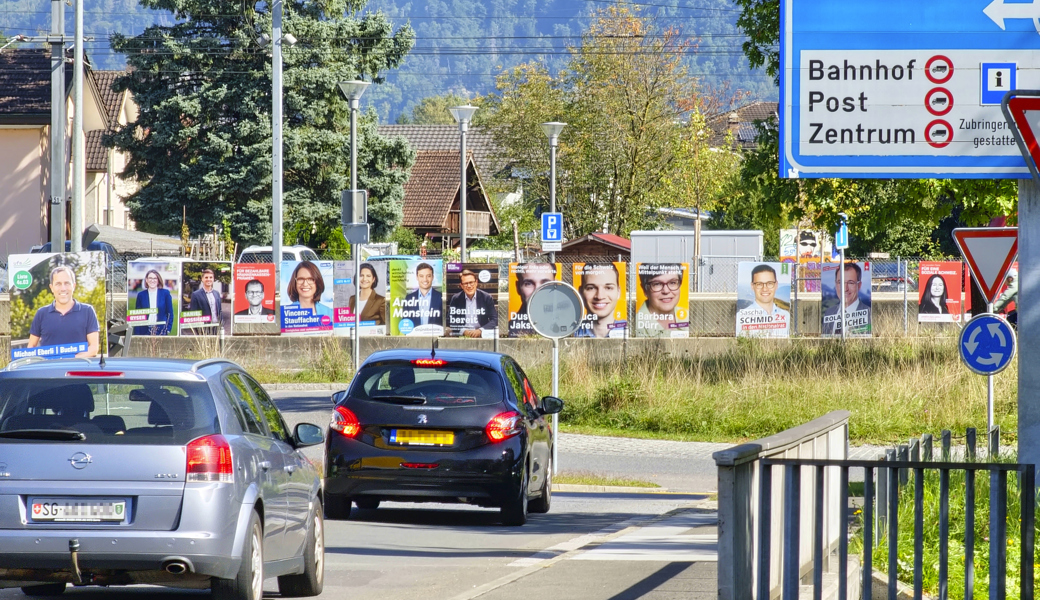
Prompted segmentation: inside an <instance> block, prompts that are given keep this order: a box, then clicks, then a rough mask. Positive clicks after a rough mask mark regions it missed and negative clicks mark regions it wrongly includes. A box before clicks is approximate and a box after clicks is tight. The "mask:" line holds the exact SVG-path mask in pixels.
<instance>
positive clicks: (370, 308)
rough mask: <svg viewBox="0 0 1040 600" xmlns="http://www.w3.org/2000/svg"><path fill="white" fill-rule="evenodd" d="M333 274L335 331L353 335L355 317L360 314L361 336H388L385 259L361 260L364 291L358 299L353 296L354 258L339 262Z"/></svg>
mask: <svg viewBox="0 0 1040 600" xmlns="http://www.w3.org/2000/svg"><path fill="white" fill-rule="evenodd" d="M333 274H334V275H335V281H334V288H335V289H334V291H335V301H334V305H333V306H334V319H333V325H334V327H335V334H336V335H340V336H349V335H352V333H353V330H354V316H355V315H360V317H361V318H360V321H361V326H360V329H359V330H358V335H361V336H366V335H386V330H387V322H386V286H387V278H386V262H382V261H376V262H363V263H361V274H360V275H359V276H358V278H357V283H358V285H360V287H361V293H360V294H359V296H358V297H357V298H355V297H354V291H355V288H354V284H355V280H354V263H353V261H336V263H335V265H334V266H333Z"/></svg>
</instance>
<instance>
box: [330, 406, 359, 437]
mask: <svg viewBox="0 0 1040 600" xmlns="http://www.w3.org/2000/svg"><path fill="white" fill-rule="evenodd" d="M329 427H331V428H332V430H333V431H338V432H340V433H342V434H343V436H344V437H348V438H352V437H357V435H358V434H359V433H361V421H358V418H357V415H355V414H354V413H353V412H351V410H350V409H349V408H347V407H346V406H337V407H336V410H334V411H333V412H332V423H330V424H329Z"/></svg>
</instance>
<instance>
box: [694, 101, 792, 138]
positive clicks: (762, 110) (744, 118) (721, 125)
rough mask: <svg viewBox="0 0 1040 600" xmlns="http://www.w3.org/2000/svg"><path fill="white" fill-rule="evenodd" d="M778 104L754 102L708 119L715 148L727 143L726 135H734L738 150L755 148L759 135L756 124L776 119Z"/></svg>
mask: <svg viewBox="0 0 1040 600" xmlns="http://www.w3.org/2000/svg"><path fill="white" fill-rule="evenodd" d="M778 106H779V105H778V104H777V103H776V102H752V103H750V104H745V105H744V106H741V107H739V108H736V109H733V110H730V111H726V112H723V113H719V114H717V115H714V116H712V117H709V118H708V123H707V125H708V128H709V129H710V130H711V133H712V136H711V143H712V145H713V146H722V145H723V144H725V143H726V134H727V133H732V134H733V143H734V144H735V145H736V146H737V147H738V148H754V147H755V137H756V136H757V135H758V128H757V127H756V125H755V124H756V123H758V122H759V121H768V120H769V119H771V118H774V117H776V114H777V112H776V111H777V107H778Z"/></svg>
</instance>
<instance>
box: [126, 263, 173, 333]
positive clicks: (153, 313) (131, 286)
mask: <svg viewBox="0 0 1040 600" xmlns="http://www.w3.org/2000/svg"><path fill="white" fill-rule="evenodd" d="M180 314H181V261H180V260H179V259H177V260H164V259H158V258H151V259H144V260H132V261H130V262H129V263H127V265H126V324H127V325H131V326H133V333H134V335H166V336H170V335H177V333H178V325H179V324H180Z"/></svg>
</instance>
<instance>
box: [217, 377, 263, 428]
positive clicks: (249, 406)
mask: <svg viewBox="0 0 1040 600" xmlns="http://www.w3.org/2000/svg"><path fill="white" fill-rule="evenodd" d="M224 388H225V389H226V390H227V393H228V397H229V398H230V399H231V402H232V404H234V405H235V407H236V408H237V412H238V413H239V421H240V422H241V423H242V431H245V432H246V433H254V434H256V435H266V434H265V433H264V427H263V425H261V424H260V423H262V422H263V421H262V419H261V417H260V410H259V409H258V408H257V406H256V401H255V400H254V399H253V396H252V395H251V394H250V393H249V387H248V386H247V385H246V383H245V382H244V381H242V376H241V375H240V374H238V373H232V374H231V375H228V376H227V379H225V380H224Z"/></svg>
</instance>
